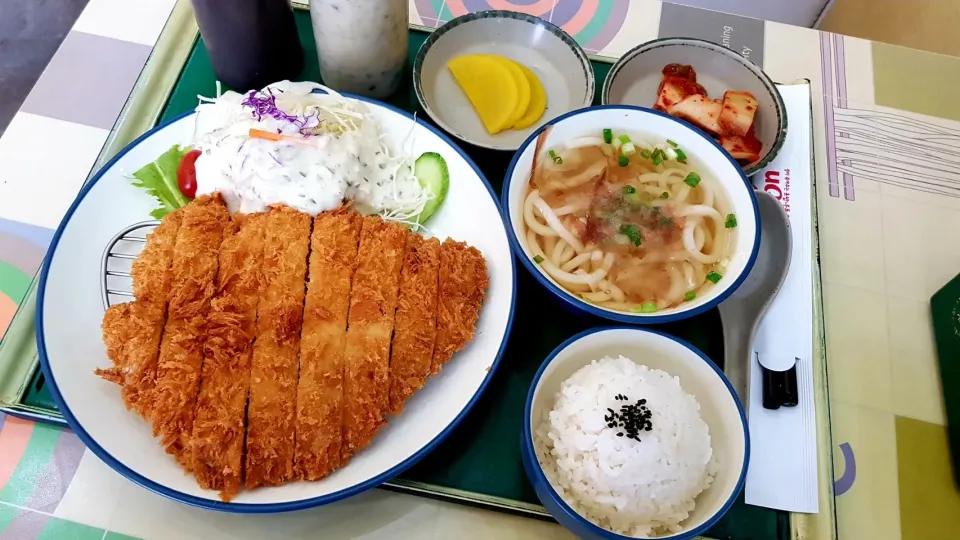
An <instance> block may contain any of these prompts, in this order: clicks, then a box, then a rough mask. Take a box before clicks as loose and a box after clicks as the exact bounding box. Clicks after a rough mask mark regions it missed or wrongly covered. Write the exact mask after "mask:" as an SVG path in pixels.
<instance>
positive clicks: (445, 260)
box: [431, 238, 490, 373]
mask: <svg viewBox="0 0 960 540" xmlns="http://www.w3.org/2000/svg"><path fill="white" fill-rule="evenodd" d="M489 284H490V280H489V278H488V277H487V263H486V262H485V261H484V260H483V255H482V254H481V253H480V251H479V250H477V249H476V248H474V247H470V246H468V245H467V244H465V243H463V242H456V241H454V240H451V239H449V238H448V239H446V240H445V241H444V242H443V245H442V246H440V295H439V302H438V306H437V343H436V346H435V347H434V351H433V361H432V363H431V371H432V373H438V372H439V371H440V369H441V368H442V367H443V364H446V363H447V362H449V361H450V358H452V357H453V353H455V352H457V351H459V350H460V349H462V348H464V347H465V346H466V345H467V343H468V342H469V341H470V340H471V339H473V332H474V330H475V329H476V326H477V319H479V317H480V308H481V307H482V304H483V297H484V296H485V295H486V292H487V286H488V285H489Z"/></svg>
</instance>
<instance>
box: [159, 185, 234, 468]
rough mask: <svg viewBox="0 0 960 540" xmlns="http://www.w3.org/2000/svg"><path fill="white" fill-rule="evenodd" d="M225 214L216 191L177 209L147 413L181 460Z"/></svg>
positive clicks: (190, 421) (190, 429) (169, 449)
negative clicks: (153, 385) (167, 294)
mask: <svg viewBox="0 0 960 540" xmlns="http://www.w3.org/2000/svg"><path fill="white" fill-rule="evenodd" d="M229 219H230V216H229V214H228V213H227V207H226V206H225V205H224V203H223V199H222V198H221V197H220V195H219V194H217V195H206V196H202V197H198V198H197V199H195V200H194V201H193V202H192V203H190V204H188V205H187V206H185V207H184V208H183V222H182V223H181V225H180V230H179V231H178V233H177V242H176V245H175V247H174V249H173V277H172V280H171V283H170V300H169V305H168V308H167V324H166V326H165V327H164V330H163V340H162V341H161V343H160V359H159V362H158V364H157V384H156V392H155V393H154V396H155V397H154V403H153V414H152V417H153V431H154V434H155V435H160V436H161V438H162V444H163V446H164V447H165V448H166V449H167V452H170V453H172V454H174V455H175V456H176V457H177V460H178V461H180V462H181V463H182V464H184V465H188V463H186V461H187V457H188V456H187V455H186V452H185V451H186V449H187V443H188V441H189V438H190V435H191V433H192V432H193V416H194V407H195V405H196V402H197V391H198V390H199V388H200V369H201V366H202V364H203V344H204V341H205V340H206V323H207V315H208V312H209V310H210V300H211V299H212V298H213V295H214V292H215V288H216V287H215V285H216V283H215V280H216V277H217V268H218V266H219V261H218V256H217V255H218V253H219V250H220V243H221V242H222V240H223V230H224V226H225V225H226V224H227V223H229Z"/></svg>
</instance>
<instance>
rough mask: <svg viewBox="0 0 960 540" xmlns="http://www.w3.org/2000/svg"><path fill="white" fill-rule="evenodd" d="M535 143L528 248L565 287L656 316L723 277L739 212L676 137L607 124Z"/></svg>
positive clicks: (526, 217)
mask: <svg viewBox="0 0 960 540" xmlns="http://www.w3.org/2000/svg"><path fill="white" fill-rule="evenodd" d="M548 133H549V128H548V130H545V131H544V132H543V133H542V134H541V136H540V138H539V139H538V140H537V148H536V153H535V156H534V165H533V168H532V172H531V177H530V186H529V192H528V193H527V195H526V197H525V199H524V201H523V223H524V225H525V228H526V231H525V233H526V242H527V246H528V248H529V250H530V252H531V255H532V256H533V259H534V261H535V262H537V263H538V264H539V265H540V266H541V267H542V268H543V270H544V271H545V272H546V273H547V274H548V275H549V276H550V277H552V278H553V279H554V280H555V281H556V282H557V283H559V284H560V285H561V286H562V287H564V288H566V289H567V290H568V291H570V292H572V293H574V294H577V295H579V296H580V297H581V298H582V299H584V300H586V301H588V302H591V303H593V304H597V305H599V306H601V307H604V308H608V309H613V310H619V311H630V312H641V313H652V312H656V311H659V310H664V309H669V308H673V307H676V306H679V305H680V304H682V303H683V302H687V301H693V300H695V299H696V297H697V295H698V294H702V293H703V292H704V291H705V290H706V289H707V288H708V287H712V286H713V285H714V284H715V283H717V282H718V281H719V280H720V279H722V277H723V272H724V271H725V269H726V265H727V263H728V260H727V258H728V256H729V253H730V251H731V249H732V247H733V245H734V243H735V241H736V234H735V232H736V216H734V215H733V214H732V213H730V204H729V200H728V198H727V196H726V193H724V192H723V189H722V188H721V186H720V185H719V183H718V182H717V181H716V180H715V179H713V178H711V177H709V176H708V175H706V174H705V173H704V172H703V171H702V170H701V171H697V170H695V167H694V165H695V163H694V161H693V159H692V156H691V157H688V156H687V155H686V154H685V153H684V152H683V150H682V149H680V148H678V147H677V145H676V144H675V143H673V142H672V141H666V142H663V141H659V142H651V139H649V138H646V139H645V138H641V137H638V136H636V135H635V134H631V135H626V134H621V133H613V132H611V131H610V130H604V133H603V136H585V137H580V138H578V139H574V140H570V141H567V142H566V143H565V144H562V145H559V146H555V147H553V148H550V149H545V148H543V142H544V141H545V140H546V138H547V136H548Z"/></svg>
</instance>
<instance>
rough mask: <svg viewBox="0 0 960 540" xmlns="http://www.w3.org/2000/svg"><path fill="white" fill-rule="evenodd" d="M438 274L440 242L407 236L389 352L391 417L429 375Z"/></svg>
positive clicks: (435, 328) (421, 385) (434, 336)
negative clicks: (391, 343)
mask: <svg viewBox="0 0 960 540" xmlns="http://www.w3.org/2000/svg"><path fill="white" fill-rule="evenodd" d="M439 275H440V241H439V240H437V239H436V238H431V239H429V240H427V239H425V238H423V237H422V236H420V235H419V234H409V235H407V250H406V253H405V254H404V256H403V268H402V269H401V270H400V292H399V296H398V298H397V315H396V321H395V323H394V330H393V345H392V348H391V351H390V411H389V412H391V413H393V414H397V413H399V412H400V411H401V410H403V402H404V401H406V400H407V399H408V398H409V397H410V396H412V395H413V394H414V392H416V391H417V390H419V389H420V388H421V387H423V384H424V383H425V382H426V381H427V376H428V375H429V374H430V361H431V358H432V357H433V345H434V342H435V341H436V338H437V287H438V283H439Z"/></svg>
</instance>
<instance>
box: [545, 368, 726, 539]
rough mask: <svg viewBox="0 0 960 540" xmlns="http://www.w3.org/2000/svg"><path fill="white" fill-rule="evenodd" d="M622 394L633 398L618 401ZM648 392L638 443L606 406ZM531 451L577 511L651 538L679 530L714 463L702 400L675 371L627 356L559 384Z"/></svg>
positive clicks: (634, 399)
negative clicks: (646, 425)
mask: <svg viewBox="0 0 960 540" xmlns="http://www.w3.org/2000/svg"><path fill="white" fill-rule="evenodd" d="M618 394H623V395H626V396H627V397H628V398H629V402H624V401H617V400H616V399H615V396H617V395H618ZM641 398H642V399H646V400H647V401H646V406H647V407H648V408H649V409H650V412H651V414H652V416H651V418H650V421H651V422H652V424H653V425H652V429H651V430H650V431H641V432H640V434H639V439H640V441H639V442H638V441H635V440H631V439H629V438H627V437H626V436H622V437H618V436H617V432H622V431H623V429H622V428H611V427H608V426H607V422H606V421H605V420H604V416H605V415H607V414H609V411H607V409H608V408H610V409H613V410H614V411H618V412H619V410H620V406H621V405H623V404H626V403H636V402H637V400H639V399H641ZM534 446H535V448H536V452H537V458H538V459H539V461H540V465H541V466H542V467H543V470H544V473H545V474H546V476H547V479H548V480H549V481H550V483H551V484H552V485H553V488H554V489H555V490H556V491H557V493H559V494H560V496H561V497H562V498H563V500H564V501H566V502H567V504H569V505H570V506H571V507H572V508H573V509H574V510H576V511H577V512H578V513H579V514H580V515H581V516H583V517H585V518H587V519H588V520H590V521H591V522H593V523H594V524H596V525H598V526H600V527H603V528H605V529H608V530H610V531H613V532H616V533H619V534H623V535H627V536H633V537H637V538H648V537H654V536H658V535H664V534H670V533H673V532H678V531H680V530H681V528H680V523H681V522H682V521H683V520H684V519H686V518H687V517H688V516H689V515H690V512H691V511H692V510H693V508H694V499H695V498H696V497H697V495H698V494H700V492H702V491H703V490H705V489H707V488H708V487H709V486H710V483H711V482H713V476H714V474H715V473H716V464H715V462H714V460H713V450H712V448H711V446H710V432H709V430H708V428H707V424H706V423H705V422H704V421H703V419H702V418H701V417H700V405H699V403H697V400H696V399H694V397H693V396H691V395H690V394H687V393H686V392H684V391H683V388H681V387H680V379H679V378H677V377H673V376H671V375H670V374H668V373H666V372H664V371H660V370H658V369H650V368H648V367H647V366H643V365H638V364H636V363H634V362H633V361H632V360H630V359H629V358H625V357H623V356H620V357H617V358H611V357H604V358H602V359H601V360H596V361H594V362H592V363H591V364H590V365H587V366H584V367H583V368H581V369H580V370H578V371H577V372H576V373H574V374H573V375H572V376H570V378H569V379H567V380H566V381H564V382H563V384H561V386H560V391H559V392H557V394H556V401H555V403H554V406H553V409H552V410H546V409H545V410H544V413H543V417H542V419H541V422H540V424H539V425H538V426H536V427H535V428H534Z"/></svg>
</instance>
